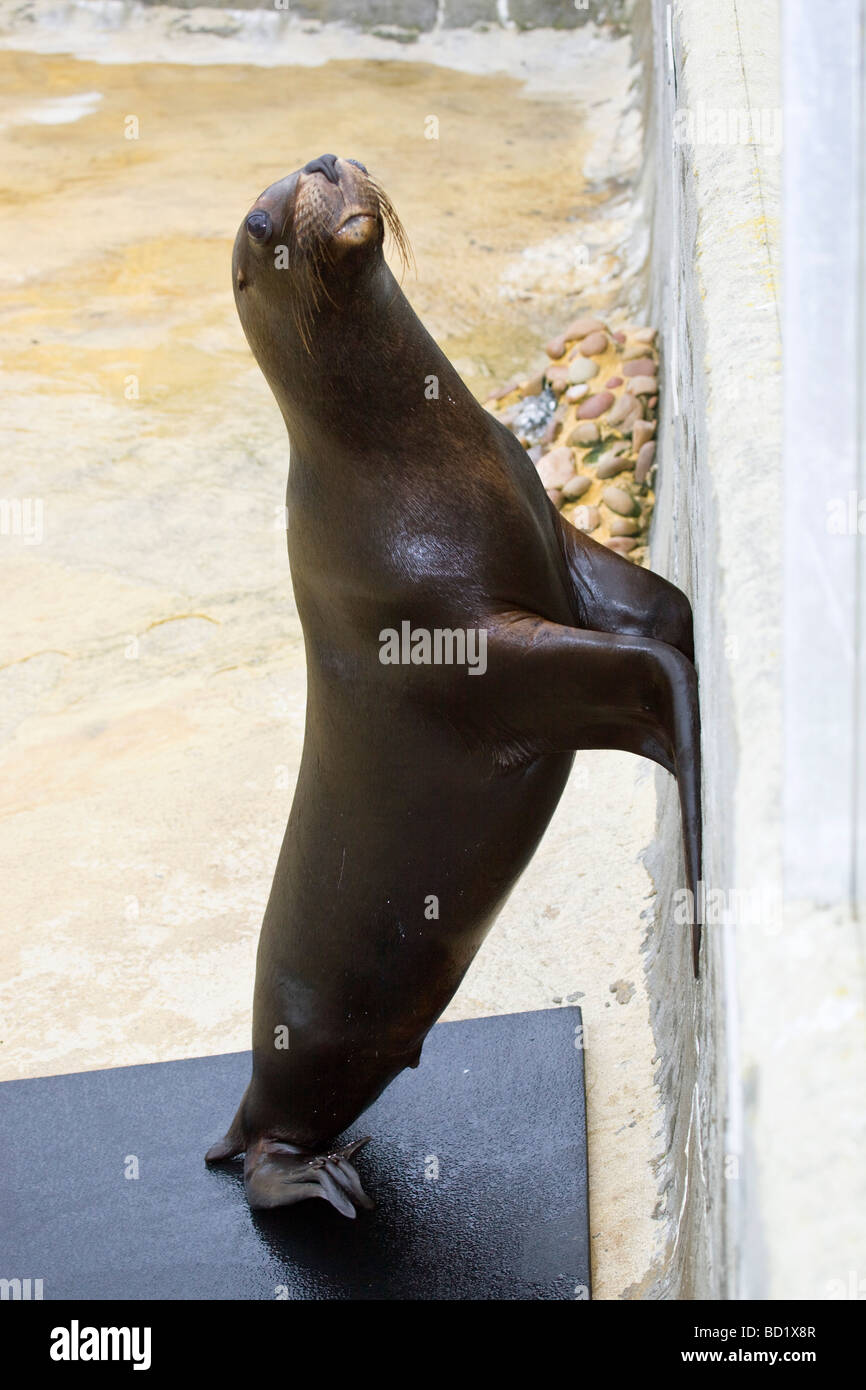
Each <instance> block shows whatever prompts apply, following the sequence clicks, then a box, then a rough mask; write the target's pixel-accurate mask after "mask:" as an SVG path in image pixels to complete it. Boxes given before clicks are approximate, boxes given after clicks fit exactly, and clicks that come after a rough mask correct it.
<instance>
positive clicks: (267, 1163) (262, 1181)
mask: <svg viewBox="0 0 866 1390" xmlns="http://www.w3.org/2000/svg"><path fill="white" fill-rule="evenodd" d="M369 1140H370V1136H369V1135H367V1136H366V1137H365V1138H364V1139H356V1140H355V1141H354V1143H352V1144H347V1145H346V1146H345V1148H342V1149H332V1150H329V1151H328V1152H327V1153H319V1154H316V1153H309V1152H306V1151H305V1150H303V1149H298V1148H296V1147H295V1146H294V1145H293V1144H282V1143H279V1142H277V1141H276V1140H274V1139H259V1140H257V1141H256V1143H255V1144H253V1145H252V1146H251V1147H250V1148H248V1149H247V1153H246V1158H245V1159H244V1188H245V1189H246V1194H247V1201H248V1202H249V1204H250V1206H251V1207H252V1208H253V1209H254V1210H255V1209H259V1210H261V1209H263V1208H268V1207H287V1206H291V1205H292V1204H293V1203H294V1202H303V1201H306V1200H307V1198H309V1197H323V1198H324V1199H325V1200H326V1201H328V1202H330V1203H331V1206H332V1207H336V1209H337V1211H339V1212H342V1214H343V1216H349V1217H353V1218H354V1216H355V1214H356V1212H355V1208H356V1207H366V1208H367V1209H372V1207H373V1206H374V1205H375V1204H374V1202H373V1201H372V1200H371V1198H369V1197H368V1196H367V1194H366V1192H365V1191H364V1189H363V1187H362V1186H361V1179H360V1178H359V1177H358V1174H357V1172H356V1171H355V1168H354V1166H353V1165H352V1162H351V1159H352V1158H353V1157H354V1155H355V1154H356V1153H357V1152H358V1149H360V1148H361V1147H362V1146H363V1145H364V1144H367V1143H369Z"/></svg>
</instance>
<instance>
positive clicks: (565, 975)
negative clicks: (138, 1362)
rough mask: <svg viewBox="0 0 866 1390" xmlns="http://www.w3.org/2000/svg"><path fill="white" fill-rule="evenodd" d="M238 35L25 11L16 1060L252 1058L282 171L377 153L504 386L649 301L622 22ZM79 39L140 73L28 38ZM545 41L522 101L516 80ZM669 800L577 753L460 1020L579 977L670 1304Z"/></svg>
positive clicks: (598, 1233) (615, 1127) (7, 433)
mask: <svg viewBox="0 0 866 1390" xmlns="http://www.w3.org/2000/svg"><path fill="white" fill-rule="evenodd" d="M13 11H14V13H13ZM139 18H140V16H139ZM187 18H188V16H187ZM213 18H214V16H208V15H207V13H206V12H201V11H200V12H198V13H197V15H196V16H194V19H195V31H194V32H191V33H187V34H186V35H185V36H184V33H183V31H182V30H181V29H180V28H178V27H177V24H176V20H177V16H175V17H174V19H172V16H170V15H166V14H156V13H153V12H152V13H151V14H150V15H148V16H147V21H148V22H147V23H146V24H143V25H141V26H140V27H137V28H135V31H134V38H133V39H131V38H130V35H127V36H126V40H125V42H126V51H125V56H126V58H127V59H129V58H131V57H136V58H138V59H141V61H140V62H136V63H130V62H126V61H124V46H123V45H124V31H123V29H122V28H117V27H115V28H111V26H110V25H107V26H106V25H103V27H101V28H99V27H96V26H90V27H88V25H86V24H82V26H81V27H80V28H79V29H75V27H74V26H72V27H69V26H67V27H66V28H64V30H62V31H61V32H60V33H58V32H57V31H55V30H51V29H50V28H47V27H46V26H44V25H42V26H40V25H34V24H32V23H29V22H26V21H25V20H21V18H20V7H9V11H8V13H7V21H6V30H5V38H4V40H3V41H4V42H5V45H6V47H7V48H8V49H9V51H8V52H6V53H5V54H3V55H2V65H3V69H4V80H3V84H2V92H3V95H2V98H0V121H2V123H3V131H2V135H0V138H2V140H3V153H4V167H5V168H6V170H7V184H8V185H9V187H10V188H11V189H20V190H26V196H24V195H22V197H20V198H19V197H18V196H17V195H16V196H12V195H11V194H10V195H9V196H7V198H6V199H5V201H4V202H3V203H2V205H0V234H2V238H3V241H4V244H5V245H6V246H8V247H9V248H11V249H12V252H13V257H12V260H11V264H9V265H7V267H6V269H5V272H4V279H5V283H4V304H5V314H4V318H3V321H2V325H0V353H2V356H3V359H4V368H5V373H6V377H5V381H6V386H5V394H4V400H3V409H2V423H3V428H4V440H3V454H4V462H5V465H6V477H7V482H6V484H5V486H6V488H7V489H8V491H9V493H10V494H11V495H12V496H14V497H16V498H18V499H25V500H26V499H31V500H33V501H41V503H42V504H43V517H42V520H43V533H42V537H41V541H40V543H38V544H31V543H30V542H31V540H35V539H36V537H35V534H33V533H31V534H29V535H28V534H17V535H16V534H11V533H10V534H6V535H4V536H3V537H2V538H0V546H2V549H0V556H2V581H3V585H4V590H5V592H7V593H8V594H9V595H10V598H9V600H8V602H7V604H6V605H5V608H4V612H5V621H4V625H3V636H2V648H0V718H2V728H3V745H2V762H3V777H2V783H0V785H2V787H3V802H4V804H3V810H2V820H0V851H2V854H3V862H4V875H3V877H4V914H3V915H4V932H3V942H2V950H3V960H2V966H3V969H2V976H3V980H4V989H3V995H2V1015H3V1018H4V1021H5V1023H4V1029H3V1032H2V1035H0V1037H2V1042H0V1075H2V1076H3V1077H12V1076H27V1075H38V1074H46V1073H56V1072H64V1071H70V1070H78V1069H88V1068H95V1067H104V1066H113V1065H122V1064H124V1063H135V1062H145V1061H149V1060H158V1059H167V1058H171V1057H184V1056H194V1055H201V1054H207V1053H211V1052H222V1051H230V1050H233V1049H237V1048H242V1047H245V1046H247V1044H248V1040H249V1016H250V1001H251V996H252V979H253V970H254V952H255V942H256V938H257V934H258V929H259V924H260V921H261V915H262V911H263V908H264V904H265V900H266V897H267V893H268V889H269V886H270V880H271V876H272V873H273V866H274V863H275V861H276V856H277V851H278V847H279V843H280V839H281V837H282V833H283V827H284V824H285V819H286V815H287V812H288V807H289V803H290V800H291V794H292V788H293V785H294V780H295V774H296V770H297V765H298V759H299V754H300V746H301V738H302V731H303V709H304V665H303V648H302V642H301V634H300V630H299V626H298V622H297V617H296V614H295V610H294V605H293V602H292V596H291V588H290V582H289V573H288V565H287V561H286V556H285V537H284V533H283V525H284V522H283V509H282V503H283V496H284V487H285V472H286V467H287V456H288V451H287V443H286V439H285V434H284V430H283V427H282V422H281V420H280V418H279V416H278V413H277V411H276V408H275V406H274V404H273V400H272V398H271V396H270V393H269V392H268V389H267V386H266V385H265V383H264V381H263V379H262V377H261V374H260V372H259V371H258V369H257V367H256V366H255V364H254V363H253V362H252V360H251V358H250V356H249V353H248V351H247V348H246V345H245V343H244V341H243V338H242V336H241V333H240V329H239V326H238V324H237V321H236V316H235V312H234V306H233V303H232V298H231V291H230V284H229V274H228V267H229V260H230V247H231V241H232V239H233V236H234V231H235V227H236V225H237V222H238V220H239V218H240V216H241V215H242V213H243V211H244V210H245V208H246V207H247V206H248V204H249V202H250V201H251V199H252V198H253V197H254V196H255V195H256V193H257V192H258V191H259V189H260V188H261V187H262V186H264V184H265V183H267V182H268V181H270V179H272V178H273V177H274V176H275V175H278V174H281V173H283V172H284V171H285V170H286V169H290V168H292V167H295V166H296V165H297V164H298V163H300V162H303V160H305V159H306V158H308V157H309V155H310V153H311V152H317V151H319V150H321V149H329V148H334V149H337V150H346V151H347V152H349V153H351V154H355V155H359V156H361V157H364V158H365V161H366V160H369V163H370V165H371V167H373V168H375V169H376V171H377V173H380V175H381V177H382V178H383V181H384V183H385V185H386V186H387V187H388V188H389V190H390V191H391V193H392V194H393V196H394V199H395V202H396V204H397V206H398V208H399V209H400V212H401V215H402V216H403V217H404V220H405V222H406V225H407V227H408V229H409V232H410V235H411V237H412V240H413V242H414V246H415V252H416V257H417V260H418V278H417V280H415V279H410V280H408V281H407V289H408V292H409V294H410V297H411V298H412V299H413V301H414V303H415V304H416V306H417V307H418V309H419V312H420V313H421V315H422V317H423V318H424V319H425V321H426V322H427V323H428V324H430V325H431V327H432V329H433V331H434V332H435V333H436V334H437V336H438V337H439V339H440V341H441V342H442V343H443V346H444V347H445V350H446V351H447V352H448V353H449V355H450V356H451V357H452V358H453V359H454V360H456V361H457V362H458V363H459V365H460V366H461V369H462V370H463V372H464V374H465V376H466V377H467V379H468V380H469V381H470V382H471V383H472V384H473V385H474V386H475V387H476V389H477V390H478V391H479V394H486V389H487V387H488V386H489V383H490V380H491V378H493V379H501V378H504V377H507V376H510V375H511V374H512V373H513V371H514V370H515V369H517V368H523V369H525V368H526V367H527V366H528V365H531V363H532V360H533V358H534V355H535V354H536V353H537V351H538V344H539V343H540V342H543V341H544V340H545V339H546V338H547V337H549V336H550V335H551V333H552V332H553V331H554V330H555V329H561V328H562V327H563V326H564V322H565V321H567V320H568V319H569V318H571V317H573V316H574V313H575V310H576V309H577V308H583V307H584V306H585V307H586V308H587V310H589V311H591V312H603V313H605V314H607V313H609V312H610V311H611V310H612V309H613V308H614V307H619V309H620V310H621V311H622V312H624V313H625V312H631V311H632V310H635V309H637V308H638V307H639V305H640V301H641V299H642V295H643V283H642V281H641V279H640V276H639V274H638V273H637V271H636V267H638V268H639V267H640V265H641V251H642V238H641V237H640V235H638V223H639V219H640V206H639V203H638V202H637V201H636V200H635V199H634V197H633V183H632V180H633V178H634V174H635V171H636V169H637V167H638V163H639V158H638V157H639V153H640V139H639V136H640V121H639V117H638V114H637V113H636V112H632V111H631V110H630V103H631V100H632V87H633V83H634V81H635V78H636V76H637V74H636V72H635V70H634V68H633V66H632V61H631V47H630V44H629V41H628V40H627V39H619V40H614V41H609V40H604V39H602V37H601V36H599V35H598V34H594V33H593V32H591V26H588V27H585V28H583V29H581V30H580V31H578V32H577V33H574V34H569V33H558V34H557V35H556V36H555V38H553V39H552V38H551V36H550V35H548V36H547V37H546V38H545V40H544V43H542V42H541V38H540V36H539V35H526V36H523V37H515V36H514V35H507V34H503V35H502V36H501V43H502V46H501V47H500V48H497V47H496V45H493V44H488V43H486V42H485V43H480V44H479V45H478V46H477V47H476V49H474V50H473V49H472V44H471V40H472V36H462V37H458V38H455V39H454V41H453V44H452V42H451V40H450V39H448V37H447V36H446V37H445V38H443V40H442V44H441V45H440V44H439V43H438V41H437V42H436V43H433V42H432V41H431V44H430V47H429V49H428V50H424V49H423V48H422V46H421V44H420V41H419V44H417V45H412V50H413V51H414V52H419V53H422V54H423V53H425V52H426V53H427V57H428V58H429V61H423V62H421V61H413V62H412V63H411V64H404V63H397V62H393V63H390V64H388V65H386V66H383V65H381V64H379V63H377V64H376V65H375V66H370V65H366V64H363V63H351V62H348V61H339V62H337V61H336V60H345V59H346V58H347V56H348V55H349V54H350V53H351V52H352V51H353V49H354V47H355V45H356V44H357V42H359V40H358V39H357V37H356V36H351V35H350V36H349V38H348V39H346V38H345V37H344V38H342V39H341V38H337V37H333V36H328V38H327V42H325V40H323V39H319V40H315V39H314V37H311V36H309V35H308V36H307V37H306V40H304V41H303V42H301V41H299V43H298V47H297V51H296V56H297V61H298V63H299V64H300V65H299V66H295V67H293V68H280V67H278V66H276V62H277V61H278V59H279V49H278V48H277V49H275V47H274V45H273V44H272V43H271V41H270V39H269V37H268V32H267V31H262V32H260V33H258V38H255V36H254V35H250V34H246V36H245V37H243V36H242V37H241V38H238V37H237V36H235V37H231V36H227V37H224V38H221V37H219V35H218V34H214V33H207V32H206V29H207V25H208V24H209V23H210V21H211V19H213ZM215 18H216V20H217V21H218V20H219V19H221V18H224V16H216V17H215ZM135 22H136V24H138V20H136V21H135ZM233 22H234V21H233ZM16 25H20V33H19V32H18V29H16ZM363 37H364V42H365V43H369V44H370V45H371V46H375V45H376V44H377V43H379V41H378V40H376V39H373V38H369V37H368V36H363ZM477 37H478V36H476V38H477ZM482 37H484V39H485V40H486V36H482ZM317 43H318V44H319V45H320V46H319V47H316V44H317ZM64 44H66V45H68V46H70V47H77V49H78V51H80V52H82V53H89V54H90V57H91V58H92V57H93V56H94V54H98V55H101V56H102V57H103V58H105V59H106V60H110V61H106V62H104V63H99V64H97V63H94V62H92V61H85V60H82V61H75V60H73V59H70V58H67V57H42V56H38V54H37V53H34V52H32V51H31V52H24V51H22V49H21V48H20V47H17V48H16V45H22V46H26V47H27V48H29V49H31V50H33V49H37V50H38V49H40V48H42V49H45V50H50V49H52V48H55V49H56V48H58V47H62V46H63V45H64ZM524 44H525V46H523V45H524ZM551 44H552V45H553V49H551ZM341 45H342V46H341ZM514 45H521V47H519V48H517V49H515V47H514ZM545 46H546V47H545ZM386 48H387V52H388V53H389V54H390V56H392V57H393V56H394V55H395V54H397V53H399V54H400V55H401V56H402V54H403V51H404V50H402V49H400V50H396V49H395V48H394V46H393V45H390V46H386ZM289 51H292V52H295V50H294V49H290V48H286V49H285V50H283V57H285V56H286V54H287V53H288V52H289ZM373 51H375V52H376V53H377V54H378V56H381V50H375V48H374V49H373ZM545 51H547V56H545ZM166 52H170V53H172V54H173V55H174V56H175V58H177V59H179V60H180V59H184V60H188V65H185V66H180V65H174V66H170V65H164V64H160V62H159V59H160V57H163V58H164V57H165V55H166ZM515 53H518V54H520V55H523V56H522V57H521V59H520V62H521V64H525V66H520V67H519V70H520V72H521V73H522V74H525V77H526V82H525V84H522V83H521V82H518V81H517V80H516V79H515V78H514V77H510V76H504V75H501V74H500V75H498V76H497V75H496V73H497V72H498V71H499V70H500V69H502V68H507V67H508V64H509V63H510V62H511V61H512V56H513V55H514V54H515ZM551 53H552V55H553V56H551ZM452 54H454V55H459V60H460V62H461V63H462V65H463V66H464V67H468V66H469V65H470V64H471V61H476V60H477V62H478V63H479V66H480V68H481V72H480V73H479V74H472V73H471V72H460V71H456V70H455V69H454V68H453V67H451V66H450V62H451V55H452ZM238 55H240V57H241V58H242V60H243V62H244V63H245V64H246V66H238V65H237V59H238ZM325 57H330V58H331V59H333V60H335V61H333V62H332V64H331V65H330V66H327V67H326V66H324V59H325ZM259 58H260V59H261V63H260V64H259V62H258V59H259ZM455 61H457V57H456V56H455ZM266 64H267V66H266ZM193 65H194V67H193ZM566 79H567V80H566ZM545 81H547V82H548V83H549V91H548V93H547V94H545ZM568 85H572V86H573V87H574V89H575V90H574V93H573V94H572V95H571V96H569V97H567V98H566V96H565V93H566V90H567V86H568ZM253 97H254V99H252V98H253ZM430 112H438V113H439V116H440V123H441V131H440V140H439V142H438V143H437V142H430V141H426V140H425V139H424V136H423V124H424V118H425V117H426V116H427V114H428V113H430ZM129 115H135V116H136V117H137V118H138V120H139V123H140V135H139V139H138V140H135V141H128V140H126V139H124V128H125V122H126V118H127V117H128V116H129ZM275 124H276V126H277V127H278V128H279V130H280V132H281V133H280V136H279V139H278V141H277V142H276V145H275V141H274V134H273V132H274V129H275ZM539 171H548V172H549V175H550V176H549V178H548V179H546V180H545V178H544V177H543V175H540V173H539ZM22 218H25V219H26V236H23V235H22V226H23V223H22ZM583 243H586V244H588V245H590V247H591V251H592V254H591V256H590V258H589V264H588V265H585V264H584V263H583V261H582V260H575V259H574V257H573V254H572V253H573V250H574V247H575V244H578V245H580V244H583ZM136 392H137V394H136ZM653 814H654V786H653V779H652V776H651V775H648V772H647V769H646V767H645V765H642V764H640V763H638V762H637V761H636V760H634V759H631V758H629V757H627V756H626V755H616V754H593V755H589V754H587V755H585V756H584V757H583V758H581V759H579V761H578V764H577V766H576V770H575V775H574V777H573V778H572V780H571V782H570V784H569V787H568V789H567V791H566V795H565V797H564V799H563V802H562V804H561V806H560V808H559V810H558V812H557V815H556V817H555V819H554V822H553V824H552V825H551V827H550V830H549V833H548V835H547V836H546V837H545V840H544V842H543V844H542V846H541V849H540V850H539V853H538V855H537V857H536V859H535V860H534V862H533V864H532V866H531V868H530V870H529V872H528V873H527V875H526V876H525V877H524V879H523V880H522V882H521V883H520V885H519V887H518V889H517V890H516V892H515V894H514V896H513V897H512V900H511V902H510V903H509V904H508V906H507V908H506V910H505V912H504V913H503V915H502V917H501V919H500V921H499V923H498V924H497V927H496V928H495V930H494V932H493V934H492V935H491V938H490V939H489V941H488V942H487V943H486V944H485V947H484V949H483V951H482V952H481V954H480V956H479V958H478V961H477V963H476V965H475V967H474V968H473V970H472V971H471V972H470V974H469V975H468V977H467V979H466V981H465V983H464V985H463V987H462V989H461V991H460V992H459V994H458V996H457V997H456V999H455V1000H454V1003H453V1005H452V1007H451V1009H450V1010H449V1012H448V1014H447V1015H446V1016H447V1017H452V1018H453V1017H468V1016H473V1015H478V1014H484V1013H497V1012H502V1011H507V1010H519V1009H528V1008H538V1007H547V1006H550V1005H551V1003H552V1002H553V1001H554V1000H555V999H559V1000H562V1001H563V1002H564V1003H565V1002H569V996H573V995H575V994H577V993H580V995H581V997H580V999H579V1002H580V1003H581V1005H582V1007H583V1011H584V1018H585V1021H586V1027H587V1069H588V1082H589V1128H590V1154H591V1186H592V1197H591V1220H592V1232H593V1247H594V1259H595V1270H594V1279H595V1291H596V1295H597V1296H599V1297H614V1298H615V1297H620V1296H623V1295H626V1294H627V1291H628V1290H631V1291H632V1293H634V1292H638V1293H639V1291H640V1290H641V1289H642V1288H644V1287H645V1285H646V1281H647V1278H648V1275H649V1270H650V1267H651V1265H652V1262H653V1258H654V1256H655V1254H656V1253H657V1247H658V1245H659V1241H660V1235H661V1230H660V1225H659V1222H658V1221H657V1220H656V1219H654V1212H655V1207H656V1201H657V1192H656V1181H655V1172H654V1165H655V1164H656V1163H657V1162H658V1161H659V1160H660V1158H661V1154H662V1148H661V1146H662V1136H661V1112H660V1110H659V1105H658V1094H657V1089H656V1085H655V1083H654V1080H653V1057H654V1043H653V1038H652V1033H651V1030H650V1027H649V1006H648V1000H647V994H646V989H645V985H644V982H643V975H642V970H641V957H640V943H641V940H642V936H643V923H642V922H641V917H640V914H641V913H642V912H643V911H645V910H646V908H647V906H648V903H649V895H650V893H651V891H652V889H651V884H650V881H649V878H648V876H647V874H646V871H645V869H644V868H643V866H642V864H641V863H640V858H639V856H640V853H641V850H642V848H643V847H644V846H645V845H646V844H647V843H648V841H649V839H650V838H651V833H652V823H653ZM571 1002H574V1001H573V1000H572V1001H571ZM221 1121H222V1117H220V1116H216V1115H215V1117H214V1122H215V1124H218V1123H220V1122H221Z"/></svg>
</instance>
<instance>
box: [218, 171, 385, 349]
mask: <svg viewBox="0 0 866 1390" xmlns="http://www.w3.org/2000/svg"><path fill="white" fill-rule="evenodd" d="M386 227H387V228H388V229H389V230H390V232H391V234H392V236H393V238H394V241H395V243H396V245H397V249H398V251H399V253H400V255H401V257H402V258H403V259H404V261H405V259H406V258H407V254H408V244H407V241H406V235H405V233H404V231H403V228H402V226H401V225H400V221H399V219H398V217H397V214H396V213H395V211H394V209H393V207H392V205H391V202H390V200H389V199H388V197H387V195H386V194H385V193H384V191H383V190H382V189H381V188H380V187H379V185H378V184H377V183H376V181H375V179H373V178H372V177H371V175H370V174H369V173H368V171H367V169H366V168H365V167H364V165H363V164H361V163H360V161H359V160H357V159H339V158H338V157H337V155H335V154H323V155H320V156H319V157H318V159H311V160H310V161H309V163H308V164H305V165H304V167H303V168H302V169H297V170H296V171H295V172H294V173H293V174H289V175H288V177H287V178H284V179H280V180H279V182H278V183H273V184H271V186H270V188H266V189H265V191H264V193H262V194H261V195H260V196H259V197H258V198H257V199H256V201H255V203H254V204H253V206H252V207H251V208H250V210H249V212H248V213H247V215H246V217H245V218H244V220H243V222H242V223H241V225H240V228H239V229H238V234H237V237H236V239H235V247H234V255H233V257H232V274H233V280H234V291H235V301H236V303H237V307H238V314H239V315H240V320H241V323H242V325H243V328H244V332H245V333H246V335H247V338H248V339H249V340H250V344H251V346H252V347H253V351H254V352H256V355H257V356H258V351H257V342H256V341H255V340H256V339H258V338H260V336H261V327H262V325H263V324H267V325H269V331H268V336H269V337H270V336H272V335H273V332H274V325H275V321H279V323H280V331H281V334H284V333H286V332H291V331H292V329H293V330H294V332H295V333H296V334H297V337H298V338H299V340H300V342H301V344H302V345H303V347H304V348H305V349H307V350H309V349H310V347H311V342H312V339H313V336H314V331H315V325H316V320H317V317H318V315H319V314H320V313H321V311H322V310H323V309H324V308H326V307H327V306H329V305H330V306H331V307H332V308H337V309H339V308H341V307H342V306H344V305H345V303H346V301H347V299H348V298H349V297H351V296H352V295H353V294H354V295H357V294H358V292H359V290H363V286H364V282H365V280H369V275H370V271H371V269H372V268H374V267H375V266H376V265H377V264H381V262H382V259H383V258H382V247H383V242H384V238H385V230H386Z"/></svg>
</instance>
